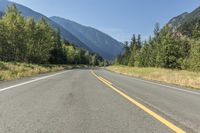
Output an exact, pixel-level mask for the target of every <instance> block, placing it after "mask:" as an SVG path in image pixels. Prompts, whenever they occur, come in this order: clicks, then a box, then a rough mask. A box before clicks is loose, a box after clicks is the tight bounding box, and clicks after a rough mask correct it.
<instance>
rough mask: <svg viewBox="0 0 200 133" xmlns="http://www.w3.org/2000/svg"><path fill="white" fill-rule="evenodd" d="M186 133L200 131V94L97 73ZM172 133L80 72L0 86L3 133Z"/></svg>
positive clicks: (101, 71) (94, 79) (107, 73)
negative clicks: (186, 132)
mask: <svg viewBox="0 0 200 133" xmlns="http://www.w3.org/2000/svg"><path fill="white" fill-rule="evenodd" d="M94 72H95V73H96V74H97V75H99V76H102V77H103V78H105V79H107V80H109V81H110V82H112V85H113V86H115V87H116V88H119V89H122V90H123V92H125V93H126V94H127V95H128V96H130V97H131V98H133V99H136V100H137V101H138V102H140V103H141V104H142V105H145V106H146V107H147V108H148V109H150V110H152V111H154V112H155V113H156V114H158V115H159V116H161V117H163V118H165V119H166V120H168V121H169V122H171V123H172V124H174V125H175V126H177V127H180V129H183V130H186V131H188V132H200V126H199V123H200V106H199V105H200V98H199V96H200V95H198V92H197V94H193V93H189V92H184V91H179V90H175V89H171V88H167V87H164V86H160V85H156V84H151V83H148V82H143V81H139V80H137V79H134V78H131V77H127V76H122V75H119V74H114V73H111V72H108V71H105V70H101V69H99V70H94ZM147 132H148V133H149V132H153V133H168V132H173V130H172V129H170V128H169V127H167V126H166V125H164V124H163V123H162V122H160V121H159V120H157V119H155V118H154V117H153V116H151V115H149V114H148V113H147V112H145V111H144V110H143V109H141V108H140V107H138V106H136V105H134V104H132V103H131V102H130V101H128V100H127V99H126V98H124V97H123V96H121V95H119V94H118V93H116V92H115V91H113V90H112V89H111V88H110V87H109V86H107V85H106V84H104V83H103V82H102V81H100V80H99V79H98V78H97V77H95V76H94V75H93V74H92V73H91V70H87V69H83V70H81V69H77V70H70V71H65V72H59V73H52V74H48V75H44V76H39V77H32V78H25V79H21V80H15V81H8V82H2V83H0V133H147Z"/></svg>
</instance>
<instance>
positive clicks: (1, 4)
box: [0, 0, 90, 50]
mask: <svg viewBox="0 0 200 133" xmlns="http://www.w3.org/2000/svg"><path fill="white" fill-rule="evenodd" d="M11 4H13V2H10V1H7V0H0V11H1V12H4V11H5V9H6V8H7V6H8V5H11ZM15 4H16V6H17V9H18V10H19V11H20V12H21V13H22V15H23V16H25V17H29V16H32V17H33V18H34V19H35V20H36V21H38V20H39V19H41V18H44V19H45V20H46V21H47V22H48V23H49V24H50V25H51V26H52V27H54V28H56V29H59V30H60V33H61V36H62V37H63V38H64V39H66V40H67V41H69V42H70V43H73V44H75V45H76V46H78V47H82V48H85V49H88V50H90V48H89V47H87V46H86V45H85V44H84V43H83V42H81V41H80V40H79V39H78V38H77V37H75V36H74V35H73V34H71V33H70V32H69V31H67V30H65V29H64V28H63V27H62V26H60V25H59V24H57V23H55V22H54V21H52V20H51V19H49V18H48V17H46V16H45V15H42V14H40V13H38V12H35V11H33V10H31V9H30V8H28V7H25V6H23V5H20V4H17V3H15Z"/></svg>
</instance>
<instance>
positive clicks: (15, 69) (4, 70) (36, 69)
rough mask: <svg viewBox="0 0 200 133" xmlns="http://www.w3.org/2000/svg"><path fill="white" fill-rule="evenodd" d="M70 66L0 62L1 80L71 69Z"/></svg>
mask: <svg viewBox="0 0 200 133" xmlns="http://www.w3.org/2000/svg"><path fill="white" fill-rule="evenodd" d="M72 67H73V66H68V65H36V64H30V63H19V62H2V61H0V80H12V79H18V78H21V77H26V76H33V75H36V74H41V73H47V72H54V71H60V70H64V69H70V68H72Z"/></svg>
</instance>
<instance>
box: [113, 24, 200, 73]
mask: <svg viewBox="0 0 200 133" xmlns="http://www.w3.org/2000/svg"><path fill="white" fill-rule="evenodd" d="M199 22H200V21H197V20H195V25H190V24H185V25H184V27H187V28H188V27H189V29H190V30H191V29H192V31H191V32H189V33H188V32H183V33H182V32H180V31H176V32H172V31H171V27H170V25H166V26H164V27H163V28H162V29H161V30H160V28H159V24H156V26H155V30H154V37H153V38H151V37H150V38H149V40H148V41H145V42H142V41H141V37H140V35H138V37H136V36H135V35H133V37H132V40H131V42H130V45H129V44H128V42H126V43H125V48H124V53H123V54H122V55H120V56H119V57H118V58H117V59H116V60H115V64H122V65H126V66H134V67H159V68H170V69H184V70H193V71H200V34H199V33H200V23H199ZM183 29H185V30H186V31H187V29H186V28H183ZM183 29H182V31H184V30H183Z"/></svg>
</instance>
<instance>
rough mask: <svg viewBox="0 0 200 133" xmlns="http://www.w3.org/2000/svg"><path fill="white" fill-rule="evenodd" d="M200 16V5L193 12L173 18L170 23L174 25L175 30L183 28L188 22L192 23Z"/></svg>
mask: <svg viewBox="0 0 200 133" xmlns="http://www.w3.org/2000/svg"><path fill="white" fill-rule="evenodd" d="M198 18H200V7H198V8H196V9H195V10H194V11H192V12H191V13H188V12H185V13H183V14H181V15H179V16H176V17H174V18H172V19H171V20H170V21H169V22H168V24H169V25H170V26H171V27H172V29H173V31H174V30H177V29H179V28H181V26H183V25H184V24H186V23H190V22H192V21H194V20H196V19H198Z"/></svg>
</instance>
